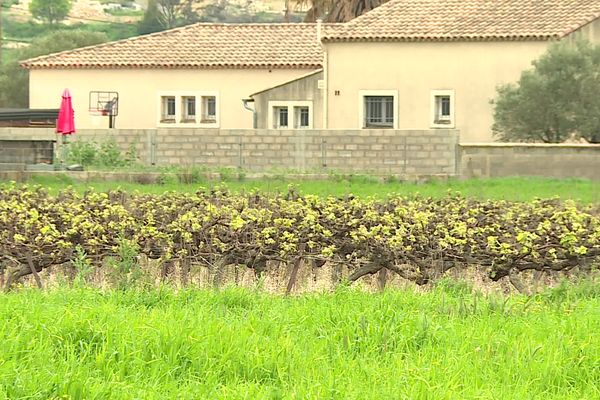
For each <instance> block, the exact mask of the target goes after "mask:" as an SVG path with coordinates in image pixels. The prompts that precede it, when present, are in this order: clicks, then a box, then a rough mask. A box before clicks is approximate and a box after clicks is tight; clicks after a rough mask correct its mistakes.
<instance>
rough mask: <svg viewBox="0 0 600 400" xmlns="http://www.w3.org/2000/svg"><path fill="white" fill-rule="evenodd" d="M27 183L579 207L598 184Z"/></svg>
mask: <svg viewBox="0 0 600 400" xmlns="http://www.w3.org/2000/svg"><path fill="white" fill-rule="evenodd" d="M29 183H32V184H39V185H42V186H44V187H47V188H49V189H50V190H51V192H52V193H57V192H58V191H59V190H61V189H64V188H66V187H68V186H72V187H73V188H75V189H76V190H77V191H79V192H83V191H85V190H86V188H88V187H94V188H95V189H96V190H100V191H106V190H111V189H117V188H119V189H122V190H126V191H131V192H133V191H139V192H144V193H155V194H161V193H163V192H165V191H184V192H194V191H196V190H198V188H199V187H205V188H211V187H215V186H218V185H225V186H226V187H228V188H229V189H230V190H232V191H234V192H241V191H250V190H255V189H256V190H260V191H262V192H267V193H285V192H287V190H288V186H289V185H290V184H293V185H294V186H295V187H296V188H297V189H298V191H299V192H300V193H302V194H316V195H320V196H329V195H332V196H343V195H346V194H348V193H353V194H354V195H356V196H360V197H367V196H374V197H385V196H387V195H389V194H392V193H399V194H415V193H419V194H421V195H422V196H431V197H441V196H445V195H446V194H447V193H448V191H449V190H450V191H458V192H460V193H462V194H463V195H465V196H468V197H476V198H480V199H505V200H514V201H525V200H531V199H534V198H549V197H555V196H558V197H560V198H562V199H574V200H579V201H582V202H584V203H592V202H594V203H597V202H600V182H593V181H588V180H576V179H570V180H558V179H544V178H501V179H472V180H466V181H458V180H452V181H449V182H442V181H439V182H430V183H426V184H414V183H401V182H379V181H377V180H375V179H373V178H369V177H365V176H354V177H349V178H348V177H346V178H344V177H335V176H332V178H331V179H328V180H320V181H319V180H298V181H290V180H289V179H283V178H282V179H260V180H233V179H230V180H225V181H218V180H200V181H199V182H198V183H195V184H182V183H179V182H177V180H176V179H175V178H172V177H171V179H167V180H166V182H165V184H162V185H156V184H154V185H144V184H136V183H126V182H90V183H77V182H76V181H75V180H73V179H71V178H69V177H67V176H60V175H59V176H44V177H42V176H38V177H34V178H32V179H31V180H30V181H29Z"/></svg>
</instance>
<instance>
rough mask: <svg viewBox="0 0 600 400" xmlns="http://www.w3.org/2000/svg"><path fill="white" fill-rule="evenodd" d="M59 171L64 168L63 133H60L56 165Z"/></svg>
mask: <svg viewBox="0 0 600 400" xmlns="http://www.w3.org/2000/svg"><path fill="white" fill-rule="evenodd" d="M58 169H59V170H60V171H64V170H65V135H63V134H62V133H61V134H60V165H59V166H58Z"/></svg>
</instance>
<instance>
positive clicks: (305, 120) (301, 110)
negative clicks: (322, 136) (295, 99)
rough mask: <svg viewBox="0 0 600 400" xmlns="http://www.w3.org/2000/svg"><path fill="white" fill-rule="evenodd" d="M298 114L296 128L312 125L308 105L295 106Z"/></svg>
mask: <svg viewBox="0 0 600 400" xmlns="http://www.w3.org/2000/svg"><path fill="white" fill-rule="evenodd" d="M294 108H295V111H296V113H295V114H296V115H295V116H294V118H295V119H296V128H308V127H309V126H310V118H309V111H308V107H294Z"/></svg>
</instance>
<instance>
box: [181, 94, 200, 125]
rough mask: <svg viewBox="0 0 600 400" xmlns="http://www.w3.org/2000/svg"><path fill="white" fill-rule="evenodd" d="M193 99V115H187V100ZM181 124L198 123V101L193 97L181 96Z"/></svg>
mask: <svg viewBox="0 0 600 400" xmlns="http://www.w3.org/2000/svg"><path fill="white" fill-rule="evenodd" d="M192 98H193V99H194V115H193V116H192V115H190V114H189V107H188V100H189V99H192ZM181 107H182V108H183V110H182V118H181V122H182V123H186V124H189V123H196V122H197V121H198V99H197V98H196V97H194V96H181Z"/></svg>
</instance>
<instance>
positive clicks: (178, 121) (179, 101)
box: [156, 91, 221, 128]
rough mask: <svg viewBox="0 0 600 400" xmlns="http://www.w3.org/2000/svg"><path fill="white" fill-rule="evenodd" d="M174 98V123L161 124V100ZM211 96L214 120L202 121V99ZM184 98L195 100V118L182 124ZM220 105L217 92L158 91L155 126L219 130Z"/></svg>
mask: <svg viewBox="0 0 600 400" xmlns="http://www.w3.org/2000/svg"><path fill="white" fill-rule="evenodd" d="M169 96H170V97H175V122H162V106H163V105H162V99H163V97H169ZM209 96H213V97H214V98H215V114H216V115H215V120H214V122H212V121H209V122H207V121H203V120H202V117H203V115H204V105H203V104H202V98H203V97H209ZM185 97H194V98H195V99H196V118H195V120H194V121H189V122H183V121H182V117H183V111H184V110H183V100H184V98H185ZM220 124H221V123H220V104H219V92H218V91H159V92H157V118H156V126H157V127H162V128H219V127H220Z"/></svg>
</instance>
